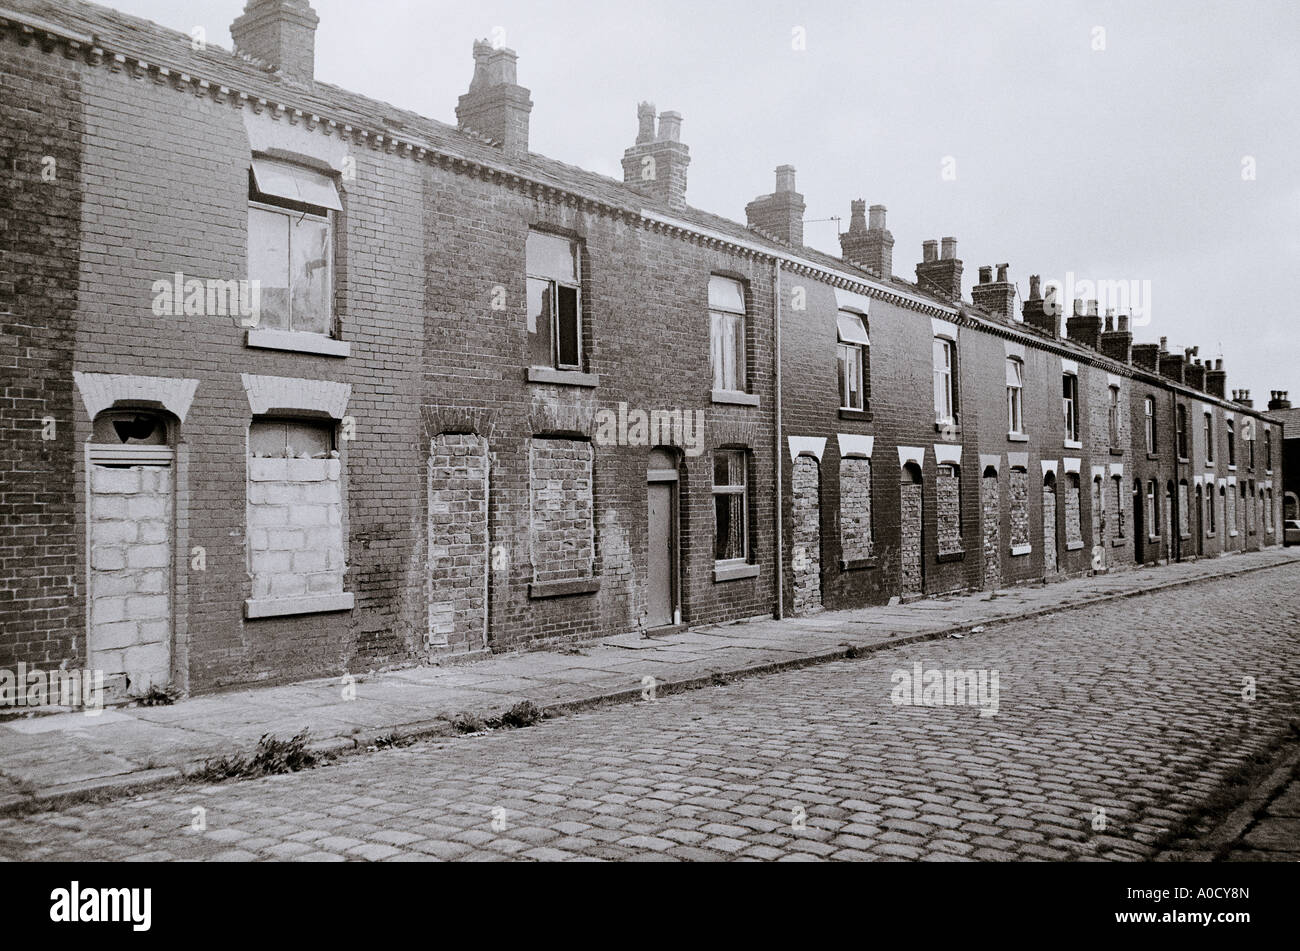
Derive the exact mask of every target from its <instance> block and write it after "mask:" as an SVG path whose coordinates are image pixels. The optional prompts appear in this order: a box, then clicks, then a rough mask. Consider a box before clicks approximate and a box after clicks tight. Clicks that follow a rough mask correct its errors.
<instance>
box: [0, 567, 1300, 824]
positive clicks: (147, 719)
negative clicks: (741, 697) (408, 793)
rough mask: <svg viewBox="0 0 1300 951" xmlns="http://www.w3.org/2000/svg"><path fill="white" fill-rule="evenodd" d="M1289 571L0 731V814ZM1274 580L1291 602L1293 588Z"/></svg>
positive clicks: (1044, 593)
mask: <svg viewBox="0 0 1300 951" xmlns="http://www.w3.org/2000/svg"><path fill="white" fill-rule="evenodd" d="M1297 564H1300V550H1298V549H1281V548H1277V549H1270V550H1267V551H1263V552H1253V553H1245V554H1237V555H1230V556H1227V557H1223V558H1217V559H1207V560H1202V561H1194V562H1185V563H1181V564H1172V565H1164V566H1160V567H1154V568H1144V569H1141V570H1132V571H1125V572H1119V573H1115V574H1111V575H1099V576H1095V577H1089V578H1079V579H1072V580H1068V581H1064V582H1059V583H1053V584H1050V585H1031V586H1022V587H1016V588H1010V589H1005V590H1002V591H999V592H996V593H994V594H990V593H988V592H983V593H973V594H963V595H955V596H949V597H938V598H930V599H926V600H921V601H916V602H913V603H909V604H906V605H890V606H882V607H872V608H861V609H855V610H849V611H837V612H823V613H820V614H817V615H814V616H812V617H806V618H798V619H786V620H781V621H776V620H773V619H761V620H753V621H745V622H736V623H731V624H724V625H717V626H710V627H701V628H696V629H691V630H686V631H682V632H679V633H675V634H671V635H667V636H662V637H653V638H636V637H622V636H621V637H611V638H607V639H605V640H602V641H600V642H598V643H596V644H593V645H591V646H587V647H584V648H582V649H576V650H575V649H569V650H565V651H560V650H556V651H533V652H529V653H518V654H507V655H496V656H493V657H492V658H490V659H487V660H483V661H480V662H477V663H473V664H466V665H459V666H446V667H416V668H409V669H402V670H394V671H388V672H383V673H377V674H361V673H358V674H354V675H352V677H349V678H330V679H322V680H314V681H309V682H304V683H297V684H291V685H286V686H277V687H266V688H256V689H249V690H240V691H235V692H228V693H221V694H215V695H205V696H201V697H197V698H193V699H188V700H184V701H181V702H178V703H176V704H173V705H170V706H159V707H128V708H117V709H111V710H106V711H104V712H103V713H102V714H101V715H99V716H97V717H90V716H86V715H84V714H82V713H63V714H55V715H47V716H32V717H27V718H21V719H10V720H7V721H4V722H0V814H3V813H4V812H9V811H24V810H26V809H28V808H29V807H30V806H32V805H33V804H39V803H52V802H62V801H75V800H78V799H83V798H88V797H105V796H110V795H114V794H122V795H125V794H127V793H138V792H140V791H143V790H148V789H152V788H156V787H160V786H165V785H169V784H175V783H178V782H183V781H184V780H185V779H186V777H187V776H188V775H190V774H193V773H195V772H196V771H198V770H200V769H201V768H202V767H203V765H204V763H205V762H207V761H208V760H210V759H212V758H215V757H219V756H224V755H230V754H235V753H240V754H247V753H249V752H251V751H252V750H253V749H254V747H255V746H256V744H257V741H258V739H259V738H260V737H262V736H263V735H266V734H272V735H274V736H276V737H278V738H280V739H287V738H288V737H291V736H293V735H295V734H297V733H299V732H300V731H301V730H303V729H307V730H309V731H310V736H311V738H312V741H313V743H312V748H313V749H314V750H316V751H318V752H327V753H332V754H346V753H349V752H366V751H368V750H372V749H375V748H379V747H383V746H385V745H388V743H389V741H390V740H391V739H392V738H394V737H403V738H427V737H439V736H449V735H452V734H454V733H455V728H454V727H453V726H452V724H451V718H452V717H453V716H454V715H456V714H458V713H460V712H462V711H467V712H470V713H472V714H474V715H476V716H478V717H480V718H483V719H490V718H493V717H499V716H500V715H501V714H503V713H504V712H505V711H507V710H508V709H510V708H511V707H513V706H514V705H515V704H517V703H519V702H521V701H524V700H531V701H532V702H533V703H534V704H536V705H537V706H538V707H540V708H541V709H542V710H543V711H544V712H546V713H547V714H551V715H558V714H567V713H574V712H576V711H581V710H583V709H585V708H588V707H592V706H594V705H597V704H602V703H610V702H632V701H643V700H645V699H647V698H663V697H666V696H668V695H670V694H672V693H675V692H679V691H683V690H687V689H690V688H693V687H701V686H708V685H710V684H715V683H718V682H719V681H720V680H730V679H734V678H742V677H747V676H752V675H756V674H761V673H771V672H774V671H781V670H786V669H790V668H798V667H802V666H807V665H810V664H817V663H830V662H834V661H836V660H838V659H842V658H852V657H855V656H858V655H860V654H864V653H868V652H872V651H880V650H889V649H891V648H895V647H898V646H900V645H906V644H913V643H917V642H920V641H926V640H931V639H936V638H942V637H946V636H951V635H956V634H964V633H966V632H973V631H974V629H983V628H989V627H993V626H998V625H1009V624H1015V623H1019V622H1024V621H1025V620H1027V619H1032V618H1039V617H1043V616H1046V615H1051V614H1054V613H1056V612H1062V611H1084V612H1089V611H1093V610H1097V609H1099V608H1100V607H1101V606H1102V605H1105V604H1106V603H1107V602H1111V601H1114V600H1116V599H1122V598H1128V597H1132V596H1136V595H1143V594H1150V593H1153V592H1159V591H1163V590H1166V589H1169V588H1178V587H1180V586H1184V585H1196V584H1200V583H1206V582H1211V581H1213V580H1215V579H1227V578H1232V577H1236V576H1239V575H1243V574H1251V573H1255V572H1265V573H1267V575H1268V576H1272V574H1273V573H1276V574H1277V575H1278V576H1279V577H1281V575H1282V573H1283V572H1288V571H1289V569H1290V568H1291V567H1293V566H1295V565H1297ZM1261 577H1264V576H1261ZM1287 577H1288V579H1289V580H1288V581H1287V582H1286V583H1287V584H1290V585H1291V586H1293V587H1294V586H1295V584H1296V582H1295V580H1294V574H1293V573H1291V574H1288V575H1287ZM1276 583H1281V582H1276ZM1297 617H1300V615H1297ZM1293 627H1300V625H1293ZM812 676H816V672H812Z"/></svg>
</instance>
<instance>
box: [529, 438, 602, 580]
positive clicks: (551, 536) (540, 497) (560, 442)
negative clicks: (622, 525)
mask: <svg viewBox="0 0 1300 951" xmlns="http://www.w3.org/2000/svg"><path fill="white" fill-rule="evenodd" d="M592 458H593V453H592V447H591V444H590V443H586V442H577V441H574V440H567V439H534V440H533V441H532V445H531V447H530V449H529V479H530V482H531V486H532V496H531V502H532V508H531V521H530V535H529V554H530V555H531V556H532V565H533V578H534V580H536V581H539V582H548V581H572V580H575V579H578V578H590V577H591V573H592V562H593V560H594V557H595V533H594V531H593V523H592V491H591V486H592V480H591V468H592Z"/></svg>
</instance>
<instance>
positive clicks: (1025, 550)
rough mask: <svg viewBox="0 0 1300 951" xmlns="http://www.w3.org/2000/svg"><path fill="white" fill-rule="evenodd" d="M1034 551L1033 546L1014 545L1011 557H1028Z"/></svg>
mask: <svg viewBox="0 0 1300 951" xmlns="http://www.w3.org/2000/svg"><path fill="white" fill-rule="evenodd" d="M1033 550H1034V546H1033V545H1012V546H1011V557H1012V558H1019V557H1020V556H1021V555H1028V554H1029V553H1030V552H1031V551H1033Z"/></svg>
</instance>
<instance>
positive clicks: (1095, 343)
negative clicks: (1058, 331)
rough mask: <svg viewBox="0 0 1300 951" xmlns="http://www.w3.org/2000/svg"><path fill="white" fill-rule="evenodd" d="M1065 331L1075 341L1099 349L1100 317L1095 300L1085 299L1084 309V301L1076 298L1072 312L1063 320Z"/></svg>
mask: <svg viewBox="0 0 1300 951" xmlns="http://www.w3.org/2000/svg"><path fill="white" fill-rule="evenodd" d="M1065 332H1066V334H1067V335H1068V336H1069V338H1070V339H1071V340H1073V341H1074V342H1075V343H1078V344H1082V345H1083V346H1085V347H1089V348H1091V349H1093V350H1099V349H1101V317H1100V316H1098V314H1097V302H1096V301H1095V300H1090V301H1087V309H1086V310H1085V308H1084V301H1081V300H1076V301H1075V302H1074V314H1073V315H1072V316H1071V317H1070V318H1069V319H1068V320H1066V322H1065Z"/></svg>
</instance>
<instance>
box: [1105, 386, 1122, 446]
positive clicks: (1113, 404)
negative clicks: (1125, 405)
mask: <svg viewBox="0 0 1300 951" xmlns="http://www.w3.org/2000/svg"><path fill="white" fill-rule="evenodd" d="M1106 421H1107V423H1108V424H1109V425H1110V445H1111V448H1113V449H1118V448H1119V387H1118V386H1112V387H1111V388H1110V406H1109V407H1107V410H1106Z"/></svg>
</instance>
